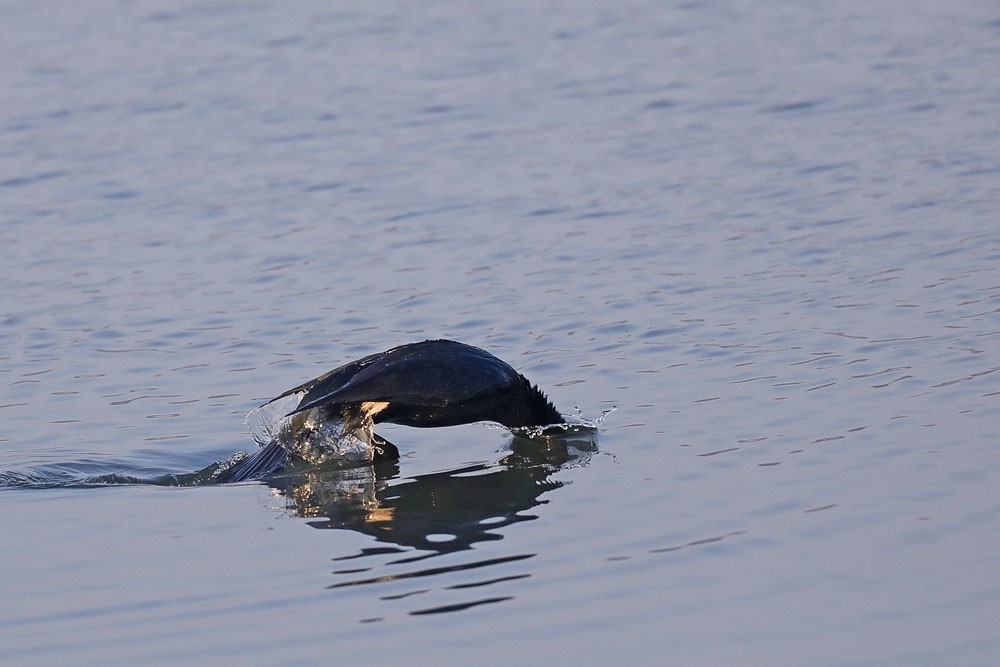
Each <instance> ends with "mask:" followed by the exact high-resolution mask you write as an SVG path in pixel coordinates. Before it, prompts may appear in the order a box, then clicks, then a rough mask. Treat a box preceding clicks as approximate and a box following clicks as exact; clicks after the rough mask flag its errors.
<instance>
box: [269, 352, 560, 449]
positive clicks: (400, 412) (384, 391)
mask: <svg viewBox="0 0 1000 667" xmlns="http://www.w3.org/2000/svg"><path fill="white" fill-rule="evenodd" d="M299 393H302V394H303V396H302V398H301V399H300V400H299V404H298V406H297V407H296V408H295V409H294V410H292V411H291V412H289V413H288V414H287V415H285V416H286V417H293V416H294V415H297V414H300V413H305V412H306V411H308V410H313V409H316V410H318V411H319V417H320V419H336V418H343V421H344V430H345V431H349V430H350V431H354V432H355V433H356V434H358V435H359V436H360V437H361V438H362V439H363V440H365V441H366V442H369V443H370V444H371V445H372V447H373V449H374V451H375V459H376V460H379V459H396V458H399V450H398V449H397V448H396V446H395V445H393V444H392V443H391V442H389V441H387V440H385V439H384V438H382V437H380V436H378V435H376V434H375V433H374V432H373V431H372V427H373V426H374V424H378V423H381V422H390V423H393V424H402V425H404V426H417V427H421V428H428V427H435V426H454V425H457V424H469V423H472V422H482V421H491V422H497V423H499V424H502V425H503V426H507V427H509V428H517V427H523V426H550V425H554V424H563V423H564V422H565V420H564V419H563V417H562V415H560V414H559V411H558V410H556V408H555V406H553V405H552V403H551V402H550V401H549V399H548V398H547V397H546V396H545V394H543V393H542V391H541V390H540V389H539V388H538V387H537V386H535V385H532V384H531V383H530V382H528V380H527V379H526V378H525V377H524V376H523V375H521V374H520V373H518V372H517V371H515V370H514V369H513V368H511V366H510V365H509V364H507V363H505V362H503V361H501V360H500V359H497V358H496V357H494V356H493V355H492V354H490V353H489V352H486V351H485V350H481V349H479V348H478V347H474V346H472V345H466V344H465V343H459V342H456V341H452V340H425V341H423V342H420V343H409V344H407V345H400V346H399V347H394V348H392V349H390V350H386V351H385V352H379V353H377V354H372V355H369V356H367V357H364V358H362V359H358V360H357V361H352V362H350V363H347V364H344V365H343V366H341V367H339V368H335V369H333V370H332V371H330V372H328V373H325V374H323V375H321V376H319V377H318V378H316V379H314V380H310V381H309V382H306V383H305V384H302V385H299V386H298V387H295V388H294V389H289V390H288V391H286V392H285V393H283V394H281V395H280V396H277V397H276V398H274V399H272V400H271V401H269V402H270V403H273V402H274V401H277V400H280V399H282V398H285V397H286V396H290V395H293V394H299Z"/></svg>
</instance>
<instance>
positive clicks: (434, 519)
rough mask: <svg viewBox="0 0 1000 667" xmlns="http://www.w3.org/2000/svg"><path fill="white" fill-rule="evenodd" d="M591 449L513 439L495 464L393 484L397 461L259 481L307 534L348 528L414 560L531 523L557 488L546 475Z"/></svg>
mask: <svg viewBox="0 0 1000 667" xmlns="http://www.w3.org/2000/svg"><path fill="white" fill-rule="evenodd" d="M595 451H596V445H595V441H594V438H593V435H592V434H582V435H581V434H578V435H576V436H573V437H569V438H558V439H552V440H551V441H550V442H547V443H540V442H537V441H534V440H527V439H524V438H518V437H515V438H513V439H512V441H511V443H510V453H509V454H507V455H506V456H504V457H503V458H502V459H500V460H499V461H497V462H495V463H479V464H472V465H466V466H463V467H461V468H457V469H454V470H449V471H446V472H438V473H431V474H427V475H418V476H415V477H411V478H400V477H399V467H398V465H397V462H395V461H386V462H382V463H378V464H376V465H372V466H364V467H359V468H350V469H340V470H322V469H315V468H314V469H311V470H307V471H303V472H297V473H287V474H280V475H276V476H273V477H271V478H269V479H268V480H267V483H268V485H269V486H271V487H272V488H273V489H275V490H276V491H277V492H278V493H279V494H281V495H282V496H283V497H284V498H285V499H286V504H287V507H288V508H289V509H290V510H291V511H293V512H294V513H295V514H296V515H298V516H302V517H308V518H313V519H315V520H312V521H310V522H309V525H311V526H313V527H314V528H339V529H347V530H354V531H357V532H360V533H364V534H365V535H370V536H372V537H374V538H375V539H376V540H378V541H379V542H384V543H387V544H391V545H393V547H396V548H393V549H390V550H391V551H402V550H404V549H417V550H420V551H422V552H424V554H423V555H421V556H419V557H417V558H414V559H412V560H417V559H419V558H424V557H427V556H432V555H437V554H442V553H451V552H455V551H461V550H465V549H469V548H470V547H471V546H472V545H473V544H475V543H477V542H484V541H491V540H499V539H502V535H501V534H500V532H499V531H500V529H502V528H503V527H505V526H509V525H511V524H514V523H518V522H521V521H530V520H532V519H535V518H536V516H535V515H533V514H531V513H530V512H529V510H531V509H532V508H533V507H535V506H537V505H539V504H542V503H545V502H547V501H546V500H543V499H540V496H541V495H542V494H544V493H546V492H548V491H552V490H554V489H558V488H559V487H561V486H562V485H563V482H560V481H557V480H553V479H551V476H552V474H553V473H555V472H556V471H558V470H560V469H561V468H563V467H566V466H578V465H585V464H586V463H587V462H588V461H589V459H590V457H591V456H592V455H593V453H594V452H595ZM369 553H371V550H366V551H365V553H364V554H360V555H367V554H369ZM408 560H410V559H408Z"/></svg>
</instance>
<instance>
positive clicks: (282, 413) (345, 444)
mask: <svg viewBox="0 0 1000 667" xmlns="http://www.w3.org/2000/svg"><path fill="white" fill-rule="evenodd" d="M301 397H302V396H301V394H291V395H289V396H285V397H284V398H281V399H279V400H276V401H272V402H270V403H265V404H264V405H262V406H260V407H258V408H255V409H253V410H251V411H250V413H249V414H247V417H246V423H247V426H248V427H249V428H250V434H251V436H252V437H253V439H254V442H256V443H257V444H258V445H260V446H261V447H268V446H269V445H271V444H272V443H276V444H278V445H280V446H281V447H282V448H284V449H285V450H286V451H287V452H288V453H289V454H291V455H293V457H294V458H296V459H301V460H303V461H305V462H307V463H309V464H311V465H324V464H331V463H337V464H341V465H346V466H350V465H358V464H363V463H369V462H371V461H372V460H373V459H374V457H375V449H374V448H373V447H372V445H371V436H372V423H371V420H370V419H369V420H368V421H367V422H365V423H363V424H361V425H360V427H359V428H353V425H352V427H351V428H346V427H345V426H346V425H345V423H344V420H343V419H341V418H339V417H333V416H331V415H329V414H326V413H325V411H324V410H323V409H321V408H316V409H313V410H306V411H305V412H301V413H298V414H295V415H292V416H290V417H289V416H286V415H287V414H288V413H289V412H291V411H292V410H294V409H295V407H296V406H297V405H298V404H299V400H300V399H301Z"/></svg>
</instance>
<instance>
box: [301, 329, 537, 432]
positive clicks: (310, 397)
mask: <svg viewBox="0 0 1000 667" xmlns="http://www.w3.org/2000/svg"><path fill="white" fill-rule="evenodd" d="M518 379H519V376H518V374H517V372H516V371H515V370H514V369H513V368H511V367H510V366H509V365H507V364H506V363H504V362H503V361H501V360H500V359H497V358H496V357H494V356H493V355H491V354H489V353H488V352H486V351H484V350H480V349H479V348H476V347H472V346H471V345H465V344H463V343H457V342H454V341H446V340H439V341H424V342H422V343H413V344H410V345H402V346H400V347H396V348H393V349H391V350H388V351H386V352H383V353H381V354H378V355H372V356H371V357H365V358H364V359H361V360H359V361H358V362H354V364H347V365H346V366H342V367H341V368H338V369H335V370H333V371H331V372H330V373H328V374H327V375H325V376H321V377H319V378H317V379H316V380H313V381H312V382H311V383H306V384H305V385H302V389H306V394H305V396H303V397H302V400H301V401H300V402H299V405H298V407H297V408H296V409H295V410H294V411H293V414H294V413H295V412H302V411H305V410H308V409H310V408H313V407H316V406H319V405H348V404H355V403H361V402H366V401H385V402H388V403H405V404H407V405H412V406H428V407H440V406H443V405H448V404H450V403H462V402H465V401H469V400H472V399H475V398H477V397H480V396H483V395H492V394H496V393H498V392H502V391H503V389H504V388H506V387H507V386H509V385H510V384H512V383H514V382H516V381H518ZM302 389H299V391H301V390H302ZM295 391H296V390H292V391H291V392H286V394H285V395H287V394H288V393H295Z"/></svg>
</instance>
